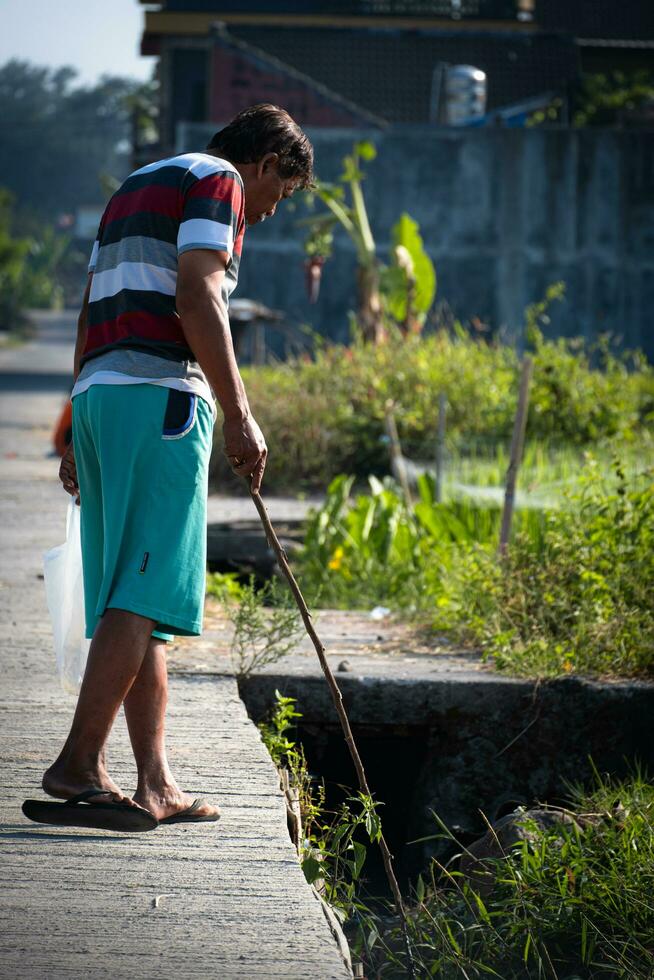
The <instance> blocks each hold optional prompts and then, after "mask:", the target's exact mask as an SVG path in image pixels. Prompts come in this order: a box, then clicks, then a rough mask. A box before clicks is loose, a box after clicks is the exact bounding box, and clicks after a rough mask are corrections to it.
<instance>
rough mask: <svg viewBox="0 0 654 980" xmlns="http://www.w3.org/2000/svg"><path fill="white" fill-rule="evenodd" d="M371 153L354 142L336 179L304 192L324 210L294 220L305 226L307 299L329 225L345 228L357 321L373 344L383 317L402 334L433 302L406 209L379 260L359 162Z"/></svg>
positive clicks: (427, 267)
mask: <svg viewBox="0 0 654 980" xmlns="http://www.w3.org/2000/svg"><path fill="white" fill-rule="evenodd" d="M376 155H377V151H376V149H375V147H374V145H373V144H372V143H369V142H366V141H362V142H358V143H355V144H354V146H353V148H352V153H351V154H348V155H347V156H346V157H345V158H344V159H343V173H342V174H341V177H340V178H339V181H338V183H335V184H334V183H331V184H329V183H325V182H323V181H317V182H316V184H315V187H314V188H313V189H312V191H311V192H309V193H310V194H311V198H310V200H311V205H313V204H315V200H316V199H317V200H319V201H321V202H322V203H323V204H324V205H325V207H326V209H327V210H326V211H324V212H323V213H322V214H318V215H315V216H314V215H312V216H311V217H310V218H307V219H304V220H303V221H301V222H300V224H303V225H308V227H309V234H308V236H307V239H306V242H305V252H306V255H307V260H306V263H305V266H306V269H307V288H308V291H309V298H310V300H311V301H312V302H315V301H316V300H317V297H318V290H319V286H320V278H321V274H322V267H323V265H324V263H325V261H326V260H327V259H328V258H329V256H330V255H331V253H332V248H333V237H334V228H335V227H336V226H337V225H340V226H341V227H342V228H343V229H344V230H345V231H346V232H347V234H348V236H349V238H350V240H351V241H352V243H353V245H354V248H355V252H356V257H357V293H358V309H357V321H358V325H359V327H360V330H361V333H362V336H363V339H364V340H366V341H370V342H372V343H377V344H378V343H381V342H383V341H384V340H385V339H386V337H387V331H388V320H389V317H390V318H391V319H393V320H395V322H396V323H397V324H398V325H399V327H400V329H401V330H402V332H403V333H404V334H407V333H409V332H415V331H416V330H419V329H420V328H421V327H422V323H423V322H424V318H425V316H426V313H427V311H428V310H429V308H430V307H431V305H432V303H433V301H434V296H435V292H436V274H435V272H434V267H433V264H432V262H431V259H430V258H429V256H428V255H427V253H426V252H425V250H424V247H423V244H422V239H421V237H420V233H419V229H418V224H417V222H415V221H414V220H413V219H412V218H411V217H410V216H409V215H408V214H403V215H402V216H401V217H400V219H399V221H398V222H397V224H396V225H395V226H394V228H393V230H392V247H391V256H390V258H391V261H390V264H389V265H388V266H386V265H384V264H383V263H381V262H380V261H379V259H378V257H377V246H376V243H375V239H374V237H373V234H372V230H371V228H370V220H369V218H368V210H367V208H366V202H365V197H364V194H363V187H362V181H363V179H364V176H365V175H364V173H363V171H362V169H361V163H362V161H365V162H369V161H371V160H374V159H375V157H376ZM346 191H347V192H348V194H347V195H346ZM348 197H349V200H348Z"/></svg>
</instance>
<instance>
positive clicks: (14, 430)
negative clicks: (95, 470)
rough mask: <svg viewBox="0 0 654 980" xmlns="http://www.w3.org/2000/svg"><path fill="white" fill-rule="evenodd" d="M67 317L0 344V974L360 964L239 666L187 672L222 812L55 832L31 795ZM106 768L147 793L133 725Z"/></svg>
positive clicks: (46, 670)
mask: <svg viewBox="0 0 654 980" xmlns="http://www.w3.org/2000/svg"><path fill="white" fill-rule="evenodd" d="M71 341H72V327H71V322H70V319H66V318H58V317H46V318H44V319H43V321H42V328H41V333H40V335H39V337H38V338H37V340H36V341H35V342H33V343H30V344H28V345H25V346H23V347H20V348H15V349H5V350H2V351H0V483H1V487H2V496H1V503H0V522H1V526H2V549H1V550H0V677H1V678H2V680H1V683H0V759H1V763H0V784H1V785H0V788H1V792H0V844H1V845H2V847H1V849H0V877H1V880H2V893H1V897H0V978H2V980H4V978H7V980H9V978H11V980H21V978H25V980H27V978H29V980H57V978H64V977H65V978H67V980H71V978H78V977H79V978H93V977H102V978H103V980H107V978H108V980H122V978H127V977H130V978H132V977H139V978H145V980H149V978H152V980H154V978H157V980H162V978H166V977H174V976H179V977H205V978H206V977H216V978H220V980H231V978H236V977H239V978H240V977H247V978H271V980H272V978H284V980H293V978H298V980H299V978H300V977H302V978H309V977H310V978H312V980H314V978H315V980H331V978H334V980H336V978H344V977H348V976H350V975H351V974H350V971H349V969H347V968H346V966H345V964H344V961H343V959H342V957H341V955H340V953H339V951H338V948H337V945H336V941H335V939H334V937H333V935H332V932H331V931H330V927H329V926H328V924H327V921H326V919H325V916H324V914H323V911H322V908H321V905H320V903H319V901H318V899H317V898H316V897H315V895H314V893H313V891H312V890H311V889H310V888H309V887H308V886H307V885H306V883H305V881H304V877H303V875H302V872H301V870H300V867H299V865H298V862H297V857H296V855H295V852H294V850H293V847H292V845H291V842H290V840H289V836H288V832H287V828H286V819H285V809H284V804H283V800H282V796H281V794H280V792H279V788H278V782H277V776H276V773H275V771H274V768H273V766H272V763H271V762H270V759H269V757H268V755H267V753H266V751H265V749H264V748H263V745H262V743H261V741H260V739H259V736H258V733H257V731H256V729H255V727H254V726H253V724H252V723H251V722H250V721H249V719H248V717H247V715H246V712H245V709H244V707H243V704H242V702H241V701H240V699H239V697H238V692H237V688H236V684H235V682H234V680H233V679H232V678H231V677H229V676H223V677H219V678H217V677H206V676H205V677H202V676H192V675H187V676H176V677H175V678H174V680H173V682H172V685H171V709H170V755H171V758H172V763H173V767H174V769H175V770H176V772H177V774H178V778H179V779H180V781H181V783H182V785H183V786H184V788H185V789H187V790H188V791H189V792H191V793H194V794H196V795H203V796H206V797H208V798H209V799H210V800H212V801H215V802H218V803H219V804H220V805H221V807H222V809H223V818H222V820H221V821H220V823H219V824H217V825H215V826H212V825H204V826H202V825H200V826H196V827H183V826H182V827H178V828H175V827H170V828H166V829H164V828H161V829H158V830H155V831H153V832H151V833H149V834H142V835H132V836H127V835H119V834H111V833H104V832H102V833H94V832H91V831H74V830H66V829H59V828H48V827H46V826H40V825H37V824H31V823H29V821H27V820H26V819H25V818H24V817H23V815H22V813H21V810H20V804H21V802H22V800H23V799H24V798H25V797H36V798H40V797H42V795H43V794H42V791H41V789H40V778H41V774H42V772H43V769H44V768H45V767H46V766H47V765H48V764H49V762H50V761H51V760H52V759H53V757H54V756H55V755H56V753H57V752H58V750H59V748H60V747H61V743H62V741H63V739H64V737H65V735H66V732H67V729H68V725H69V722H70V718H71V715H72V711H73V707H74V701H73V699H71V698H70V697H67V696H66V695H64V694H63V693H62V692H61V690H60V689H59V686H58V682H57V680H56V677H55V673H54V654H53V653H52V650H51V645H50V633H49V623H48V619H47V612H46V607H45V598H44V588H43V582H42V581H41V578H40V572H41V556H42V553H43V552H44V551H45V550H46V549H48V548H50V547H52V546H54V545H55V544H58V543H60V541H61V540H62V539H63V528H64V520H65V511H66V498H65V495H64V493H63V491H62V490H61V489H60V486H59V484H58V481H57V469H58V463H57V462H56V461H55V460H52V459H48V458H46V454H47V453H48V451H49V448H50V445H49V437H50V429H51V426H52V422H53V419H54V418H55V417H56V414H57V411H58V409H59V406H60V404H61V402H62V400H63V398H64V396H65V392H66V386H67V383H68V378H69V371H70V363H71V357H72V346H71ZM109 762H110V768H111V770H112V772H113V773H114V774H115V776H116V778H117V780H118V782H119V783H120V784H121V785H122V786H123V787H124V788H125V789H127V790H133V788H134V784H135V775H134V770H133V763H132V760H131V755H130V752H129V746H128V741H127V736H126V730H125V726H124V721H123V720H122V718H121V719H119V723H118V725H117V730H116V731H115V732H114V734H113V736H112V741H111V743H110V749H109Z"/></svg>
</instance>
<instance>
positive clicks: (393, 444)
mask: <svg viewBox="0 0 654 980" xmlns="http://www.w3.org/2000/svg"><path fill="white" fill-rule="evenodd" d="M386 435H387V436H388V449H389V453H390V457H391V470H392V472H393V476H394V477H395V479H396V480H397V481H398V482H399V484H400V486H401V487H402V493H403V494H404V499H405V501H406V505H407V507H413V498H412V497H411V490H410V489H409V479H408V477H407V472H406V466H405V465H404V457H403V456H402V446H401V444H400V437H399V435H398V432H397V425H396V424H395V415H394V414H393V402H392V401H391V400H390V399H389V400H388V401H387V402H386Z"/></svg>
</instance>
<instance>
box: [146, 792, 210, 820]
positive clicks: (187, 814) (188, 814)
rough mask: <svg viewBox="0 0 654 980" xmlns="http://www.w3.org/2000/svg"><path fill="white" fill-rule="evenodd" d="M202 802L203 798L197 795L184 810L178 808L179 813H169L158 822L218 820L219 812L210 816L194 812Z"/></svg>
mask: <svg viewBox="0 0 654 980" xmlns="http://www.w3.org/2000/svg"><path fill="white" fill-rule="evenodd" d="M203 803H204V800H203V799H201V798H200V797H199V796H198V798H197V799H195V800H193V802H192V803H191V805H190V806H187V807H186V809H185V810H180V811H179V813H171V815H170V816H169V817H164V818H163V820H160V821H159V823H160V824H162V823H213V822H215V821H216V820H220V812H218V813H214V814H212V815H211V816H205V815H203V814H201V813H196V810H199V809H200V807H201V806H202V804H203Z"/></svg>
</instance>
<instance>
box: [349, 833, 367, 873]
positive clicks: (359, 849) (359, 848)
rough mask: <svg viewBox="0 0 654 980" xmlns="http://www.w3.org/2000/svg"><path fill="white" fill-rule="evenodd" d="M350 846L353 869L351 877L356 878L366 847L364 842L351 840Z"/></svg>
mask: <svg viewBox="0 0 654 980" xmlns="http://www.w3.org/2000/svg"><path fill="white" fill-rule="evenodd" d="M352 847H353V848H354V869H353V872H352V877H353V878H355V879H356V878H358V877H359V876H360V874H361V870H362V868H363V865H364V864H365V861H366V848H365V845H364V844H361V843H359V841H356V840H353V841H352Z"/></svg>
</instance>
